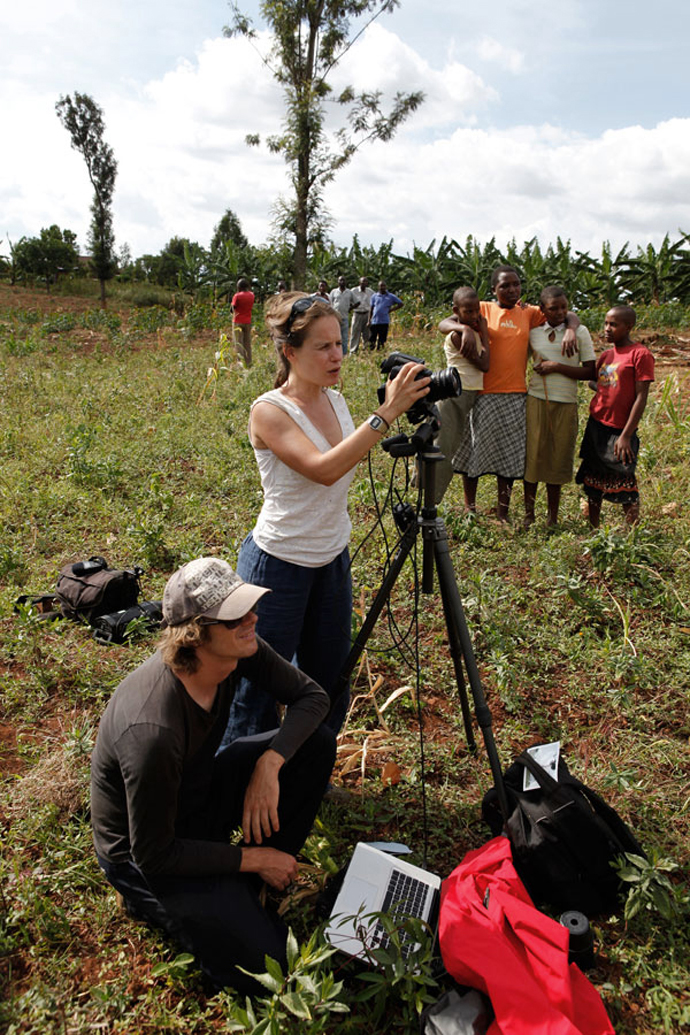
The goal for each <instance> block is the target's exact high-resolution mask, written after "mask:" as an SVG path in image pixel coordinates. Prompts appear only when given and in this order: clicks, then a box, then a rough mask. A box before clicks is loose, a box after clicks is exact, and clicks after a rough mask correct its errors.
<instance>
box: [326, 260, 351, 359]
mask: <svg viewBox="0 0 690 1035" xmlns="http://www.w3.org/2000/svg"><path fill="white" fill-rule="evenodd" d="M330 303H331V305H332V306H333V308H334V309H335V310H337V312H338V316H339V317H340V334H341V336H342V341H343V356H346V355H347V339H348V326H349V322H350V310H351V309H352V306H353V304H354V303H353V301H352V292H351V291H350V289H349V287H348V286H347V282H346V280H345V277H338V286H337V288H333V290H332V291H331V295H330Z"/></svg>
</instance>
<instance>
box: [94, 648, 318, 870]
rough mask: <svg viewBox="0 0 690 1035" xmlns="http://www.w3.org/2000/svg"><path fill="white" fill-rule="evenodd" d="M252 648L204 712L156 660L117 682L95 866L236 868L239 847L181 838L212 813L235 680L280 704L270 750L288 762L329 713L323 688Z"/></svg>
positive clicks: (101, 776)
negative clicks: (103, 863) (216, 761)
mask: <svg viewBox="0 0 690 1035" xmlns="http://www.w3.org/2000/svg"><path fill="white" fill-rule="evenodd" d="M257 642H258V644H259V646H258V650H257V652H256V653H255V654H253V655H252V656H251V657H249V658H245V659H242V660H241V661H240V662H239V664H238V666H237V668H236V669H235V671H234V672H233V673H232V674H231V675H230V676H229V677H228V678H227V679H226V680H224V681H223V682H222V683H221V684H219V687H218V693H217V695H216V699H215V702H214V705H213V708H212V709H211V711H210V712H207V711H205V710H204V709H203V708H201V707H200V706H199V705H198V704H196V702H195V701H193V700H192V698H191V697H190V695H189V694H188V693H187V691H186V690H185V688H184V686H183V685H182V683H181V682H180V681H179V679H177V677H176V676H175V675H174V674H173V672H172V670H171V669H170V668H168V666H167V665H165V664H164V663H163V660H162V658H161V656H160V654H158V653H156V654H154V655H153V656H152V657H150V658H149V659H148V660H147V661H145V662H144V663H143V665H140V666H139V668H138V669H136V670H135V671H134V672H132V673H131V674H130V675H129V676H127V677H126V679H124V680H123V682H122V683H120V685H119V686H118V688H117V689H116V691H115V693H114V694H113V696H112V698H111V700H110V702H109V704H108V706H107V708H106V710H105V712H104V714H103V718H102V720H101V724H100V727H99V731H98V738H97V741H96V747H95V749H94V752H93V756H92V759H91V820H92V825H93V838H94V844H95V847H96V852H97V853H98V855H99V856H100V857H101V858H103V859H105V860H106V861H108V862H111V863H118V862H126V861H129V860H131V861H133V862H134V863H136V865H137V866H138V867H139V868H140V869H141V870H142V871H143V872H144V873H151V874H154V873H156V874H177V875H182V874H190V875H191V874H197V875H201V874H210V873H223V872H230V871H236V870H238V869H239V866H240V861H241V857H242V854H241V848H240V847H239V846H237V845H229V844H225V843H223V842H221V841H211V840H199V839H194V838H191V837H185V836H184V831H185V830H186V829H190V828H191V829H193V828H194V827H195V825H196V823H195V820H196V818H197V817H198V816H199V815H201V814H203V813H204V812H206V811H208V809H209V804H210V802H209V798H210V794H211V784H212V778H213V767H214V757H215V754H216V751H217V749H218V746H219V745H220V742H221V740H222V737H223V733H224V732H225V727H226V725H227V720H228V712H229V709H230V704H231V702H232V698H233V695H234V692H235V686H236V684H237V681H238V680H239V679H240V678H241V677H242V676H246V677H248V678H249V679H250V680H251V681H252V682H253V683H255V685H257V686H260V687H261V688H262V689H265V690H266V691H267V692H268V693H270V694H272V695H273V696H274V697H275V698H276V700H278V701H280V702H281V703H282V704H285V705H287V712H286V715H285V720H284V722H283V725H282V726H281V727H280V729H279V730H278V732H277V733H276V736H275V738H274V739H273V741H272V742H271V744H270V747H271V748H272V749H273V750H274V751H277V752H278V753H279V754H281V755H282V756H283V757H284V758H285V759H289V758H291V757H292V755H293V754H294V753H295V751H296V750H297V749H298V748H299V747H300V746H301V744H303V743H304V741H305V740H306V739H307V738H308V737H309V736H310V735H311V734H312V733H313V732H314V730H315V729H316V727H317V726H318V725H319V723H320V722H321V721H322V720H323V719H324V717H325V716H326V713H327V712H328V707H329V701H328V696H327V694H326V693H325V691H323V690H322V689H321V687H320V686H318V685H317V684H316V683H315V682H314V681H313V680H311V679H309V677H308V676H305V675H304V673H303V672H300V671H299V670H298V669H296V668H295V667H294V666H293V665H290V664H289V663H288V662H287V661H285V660H284V659H283V658H281V657H280V655H278V654H276V653H275V651H274V650H272V648H271V647H269V646H268V644H267V643H265V642H264V641H263V640H261V639H259V638H258V637H257Z"/></svg>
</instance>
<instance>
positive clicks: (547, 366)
mask: <svg viewBox="0 0 690 1035" xmlns="http://www.w3.org/2000/svg"><path fill="white" fill-rule="evenodd" d="M558 366H559V364H558V363H556V362H554V360H552V359H540V360H539V362H538V363H535V364H534V367H533V368H532V369H533V370H534V371H535V372H536V373H537V374H540V375H541V376H542V377H545V376H546V374H557V373H558Z"/></svg>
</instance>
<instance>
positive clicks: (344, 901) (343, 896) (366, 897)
mask: <svg viewBox="0 0 690 1035" xmlns="http://www.w3.org/2000/svg"><path fill="white" fill-rule="evenodd" d="M440 887H441V878H440V877H437V876H436V874H433V873H429V872H428V871H427V870H422V869H420V868H419V866H413V865H412V864H411V863H408V862H405V861H404V860H402V859H399V858H397V857H396V856H393V855H391V854H390V853H388V852H381V851H379V849H378V848H372V847H371V845H366V844H363V843H361V842H360V843H359V844H358V845H357V847H356V848H355V851H354V854H353V856H352V859H351V861H350V865H349V866H348V869H347V873H346V874H345V879H344V881H343V885H342V887H341V889H340V893H339V895H338V897H337V899H336V901H335V905H334V906H333V909H332V911H331V915H330V917H329V920H328V927H327V928H326V932H325V934H326V938H327V939H328V941H329V942H330V943H331V945H333V946H334V947H335V948H337V949H341V950H342V951H343V952H346V953H348V955H350V956H360V957H366V958H369V953H370V952H371V950H372V949H379V948H388V945H389V943H390V939H389V936H388V933H387V932H386V930H385V928H384V927H383V925H382V924H381V923H380V921H379V920H378V918H377V917H372V916H370V915H369V914H371V913H386V914H388V915H389V916H391V917H400V919H403V918H404V917H407V916H412V917H416V918H418V919H420V920H423V921H425V922H426V923H431V922H432V918H433V920H434V922H435V918H436V917H437V916H438V900H439V890H440ZM401 940H402V943H403V944H402V951H403V955H404V956H405V958H407V957H409V956H410V955H411V954H412V953H413V952H414V951H415V950H416V948H417V943H415V942H414V941H412V939H411V938H408V939H407V940H405V938H404V935H401ZM371 962H372V963H373V962H374V961H373V960H371Z"/></svg>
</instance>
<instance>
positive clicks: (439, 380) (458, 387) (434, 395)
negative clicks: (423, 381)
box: [425, 367, 462, 403]
mask: <svg viewBox="0 0 690 1035" xmlns="http://www.w3.org/2000/svg"><path fill="white" fill-rule="evenodd" d="M425 373H428V371H425ZM461 391H462V384H461V382H460V375H459V374H458V372H457V370H456V369H455V367H448V369H447V370H437V371H436V372H435V373H434V374H432V375H431V382H430V384H429V394H428V395H427V397H426V398H427V400H428V401H429V402H431V403H435V402H439V401H440V400H441V399H452V398H454V397H455V396H457V395H460V393H461Z"/></svg>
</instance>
